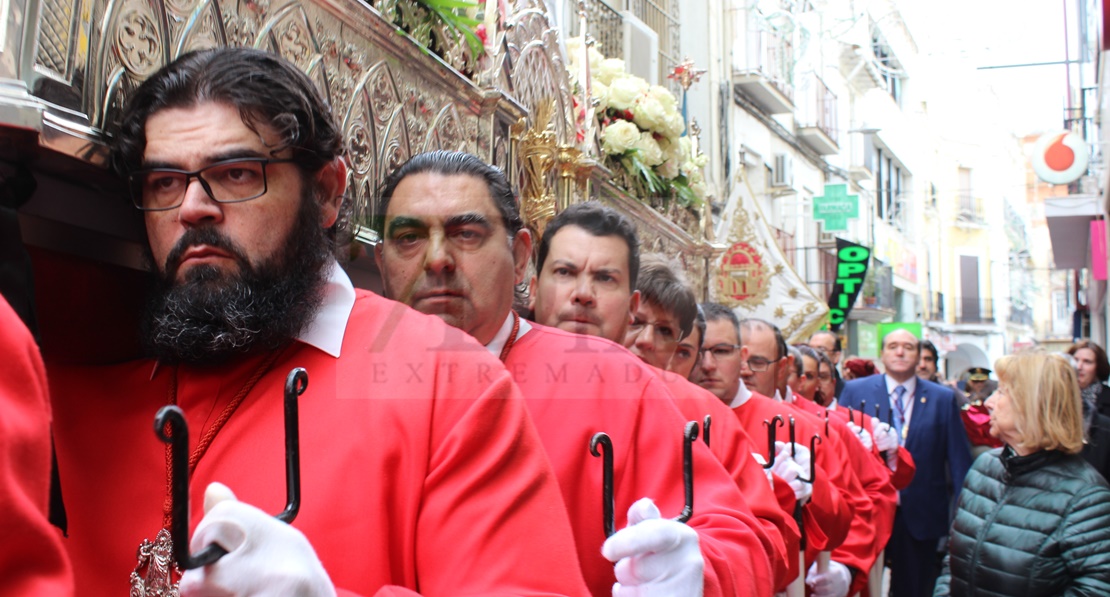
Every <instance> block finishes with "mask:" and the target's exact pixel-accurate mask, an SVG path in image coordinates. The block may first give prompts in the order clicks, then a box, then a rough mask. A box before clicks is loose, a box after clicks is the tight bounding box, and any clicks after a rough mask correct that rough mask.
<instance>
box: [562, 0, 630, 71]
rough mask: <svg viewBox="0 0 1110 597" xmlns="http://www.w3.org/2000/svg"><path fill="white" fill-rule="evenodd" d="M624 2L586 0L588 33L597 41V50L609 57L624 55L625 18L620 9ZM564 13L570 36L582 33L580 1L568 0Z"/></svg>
mask: <svg viewBox="0 0 1110 597" xmlns="http://www.w3.org/2000/svg"><path fill="white" fill-rule="evenodd" d="M622 8H623V6H622V3H613V5H610V4H609V3H608V2H605V1H604V0H586V2H585V10H586V23H587V26H588V27H589V31H588V32H587V33H589V34H590V37H592V38H594V40H596V41H597V46H596V47H597V51H598V52H601V53H602V54H603V55H605V57H607V58H622V57H623V56H624V18H623V17H621V13H620V10H621V9H622ZM563 14H564V15H567V16H566V17H565V18H566V23H565V25H564V26H565V27H566V31H567V36H568V37H576V36H579V35H582V32H581V31H579V21H578V1H577V0H566V2H565V3H564V9H563Z"/></svg>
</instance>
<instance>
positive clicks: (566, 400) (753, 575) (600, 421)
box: [505, 324, 772, 597]
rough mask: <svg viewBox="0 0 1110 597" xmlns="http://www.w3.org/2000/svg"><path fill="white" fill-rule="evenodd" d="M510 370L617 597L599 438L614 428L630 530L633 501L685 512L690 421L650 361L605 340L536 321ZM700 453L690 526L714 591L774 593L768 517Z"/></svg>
mask: <svg viewBox="0 0 1110 597" xmlns="http://www.w3.org/2000/svg"><path fill="white" fill-rule="evenodd" d="M505 366H506V367H507V368H508V369H509V372H510V373H512V375H513V379H514V380H515V381H516V382H517V385H519V386H520V389H521V393H522V394H523V395H524V397H525V402H526V404H527V405H528V410H529V411H530V412H531V413H532V418H533V420H534V421H535V422H536V427H537V428H538V429H539V432H540V437H541V438H542V439H543V444H544V447H545V448H547V454H548V456H549V457H550V458H551V462H552V464H553V465H554V467H555V472H556V474H557V475H558V477H559V485H560V487H561V488H562V490H563V498H564V499H565V500H566V503H567V508H569V510H570V513H571V516H570V519H571V524H572V526H573V528H574V536H575V538H576V540H577V542H578V555H579V558H580V559H581V560H582V569H583V571H584V572H585V575H586V582H587V584H588V585H589V587H590V589H591V591H592V592H593V594H594V595H596V596H599V597H600V596H607V595H611V594H612V586H613V583H614V582H615V576H614V573H613V564H612V563H611V562H609V561H608V560H606V559H605V558H603V557H602V556H601V544H602V543H603V542H604V541H605V533H604V526H603V522H602V497H601V496H602V492H601V481H602V459H601V458H595V457H593V456H591V455H590V452H589V442H590V438H591V437H592V436H593V435H594V433H597V432H599V431H604V432H605V433H607V434H608V435H609V437H610V438H612V440H613V450H614V459H613V460H614V463H613V479H614V481H613V485H614V487H613V490H614V495H615V502H616V504H615V514H616V517H615V518H616V520H615V527H616V529H617V530H620V529H622V528H624V527H625V526H626V524H627V521H626V515H627V512H628V507H629V506H631V505H632V504H633V502H635V501H636V500H638V499H640V498H642V497H650V498H651V499H653V500H655V503H656V505H658V506H659V510H660V511H661V512H662V513H663V516H671V517H673V516H677V515H678V514H679V513H680V512H681V511H682V507H683V504H684V501H685V497H684V492H683V482H682V431H683V427H684V426H685V423H686V419H685V418H684V417H683V416H682V414H681V413H680V412H679V411H678V409H677V407H675V405H674V399H673V397H672V396H671V394H670V392H668V391H667V389H666V388H665V387H664V386H663V384H662V382H660V381H659V380H658V379H657V378H656V377H655V375H654V374H653V373H652V371H653V370H652V369H651V368H650V367H648V366H647V365H645V364H644V363H643V362H641V361H640V360H639V359H638V358H636V357H635V356H633V355H632V354H631V353H629V352H628V351H627V350H625V349H624V347H622V346H619V345H617V344H614V343H612V342H609V341H608V340H604V339H602V338H598V337H594V336H581V335H577V334H571V333H567V332H563V331H561V330H558V329H554V328H548V327H544V326H541V325H537V324H532V329H531V330H530V331H529V332H528V333H526V334H524V335H523V336H521V337H520V338H519V339H518V340H517V341H516V343H515V344H514V345H513V346H512V349H511V350H510V352H509V355H508V357H507V358H506V361H505ZM694 458H695V462H694V480H695V491H694V515H693V517H692V518H691V519H690V520H689V523H688V524H689V525H690V526H691V527H692V528H694V529H695V530H697V531H698V537H699V540H700V545H701V550H702V555H703V556H704V558H705V596H706V597H710V596H718V595H720V596H725V595H727V596H732V595H768V594H770V593H771V590H772V587H771V586H770V577H771V572H770V563H769V562H768V558H767V554H766V553H765V552H764V551H763V549H764V548H763V545H762V544H761V543H760V540H759V537H758V534H757V532H756V530H755V529H759V528H761V527H760V523H759V522H758V521H757V520H756V519H755V516H754V515H753V514H752V512H751V510H750V509H749V508H748V507H747V506H746V505H745V504H744V500H743V498H742V496H741V495H740V493H739V491H738V490H737V488H736V484H735V483H734V482H733V481H732V479H731V478H730V477H729V475H728V473H727V472H726V471H725V470H724V468H723V467H722V466H721V465H720V463H718V462H717V460H716V459H715V458H714V457H713V455H712V454H711V453H710V451H709V450H708V449H707V448H706V447H705V444H704V443H702V441H701V440H700V439H699V440H698V442H696V444H695V445H694Z"/></svg>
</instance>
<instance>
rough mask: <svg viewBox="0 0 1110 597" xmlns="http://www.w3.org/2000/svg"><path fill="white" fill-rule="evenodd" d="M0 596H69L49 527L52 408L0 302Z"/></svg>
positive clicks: (66, 569)
mask: <svg viewBox="0 0 1110 597" xmlns="http://www.w3.org/2000/svg"><path fill="white" fill-rule="evenodd" d="M0 413H3V415H2V416H0V511H2V512H3V515H0V537H4V538H5V539H4V540H3V541H0V578H2V579H4V580H3V582H0V596H3V597H17V596H18V597H22V596H24V595H51V596H53V595H58V596H63V595H72V594H73V576H72V571H71V569H70V565H69V560H68V559H67V558H66V556H65V554H64V552H63V549H62V544H61V539H60V537H59V531H58V530H57V529H55V528H54V527H53V526H51V525H50V523H49V522H48V521H47V509H48V503H49V494H50V402H49V395H48V394H47V390H46V373H45V371H44V369H43V365H42V359H41V357H40V356H39V354H38V347H37V346H36V345H35V342H34V340H33V339H32V338H31V334H30V332H28V331H27V328H26V327H25V326H24V325H23V322H22V321H20V319H19V317H18V316H16V314H15V312H14V311H12V309H11V307H10V306H9V305H8V303H7V302H6V301H4V300H3V297H0Z"/></svg>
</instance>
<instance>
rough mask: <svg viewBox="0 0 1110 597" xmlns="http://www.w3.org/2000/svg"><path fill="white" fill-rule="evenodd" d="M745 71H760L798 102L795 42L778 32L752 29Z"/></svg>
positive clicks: (751, 72)
mask: <svg viewBox="0 0 1110 597" xmlns="http://www.w3.org/2000/svg"><path fill="white" fill-rule="evenodd" d="M746 54H747V56H746V57H745V62H744V68H743V73H742V74H759V75H762V76H763V77H764V78H766V79H767V80H768V81H769V82H770V83H771V85H773V86H774V87H775V89H777V90H778V91H779V93H781V94H783V95H785V96H786V97H787V98H788V99H789V100H790V101H791V102H793V101H794V45H793V44H792V43H791V41H790V38H789V37H787V36H784V35H782V34H780V33H778V32H775V31H770V30H764V29H749V30H748V44H747V52H746Z"/></svg>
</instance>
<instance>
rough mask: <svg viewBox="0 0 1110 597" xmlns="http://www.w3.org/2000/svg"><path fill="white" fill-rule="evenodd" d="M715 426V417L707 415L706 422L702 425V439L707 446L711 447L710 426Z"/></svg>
mask: <svg viewBox="0 0 1110 597" xmlns="http://www.w3.org/2000/svg"><path fill="white" fill-rule="evenodd" d="M712 424H713V417H712V416H711V415H705V420H704V421H702V424H701V432H702V436H701V437H702V439H703V440H705V445H706V446H708V445H709V426H710V425H712Z"/></svg>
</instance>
